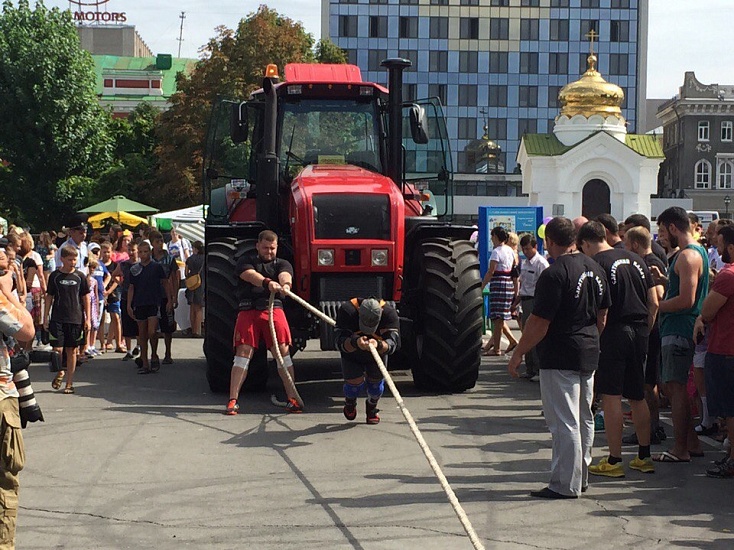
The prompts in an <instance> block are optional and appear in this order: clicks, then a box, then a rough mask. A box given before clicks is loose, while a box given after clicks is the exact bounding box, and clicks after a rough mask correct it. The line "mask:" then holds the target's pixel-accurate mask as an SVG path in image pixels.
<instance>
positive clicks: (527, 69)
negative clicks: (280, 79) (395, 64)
mask: <svg viewBox="0 0 734 550" xmlns="http://www.w3.org/2000/svg"><path fill="white" fill-rule="evenodd" d="M322 1H323V4H322V33H323V34H324V35H325V36H328V37H329V38H331V40H332V41H333V42H334V43H335V44H337V45H338V46H340V47H341V48H343V49H344V50H346V52H347V54H348V58H349V62H350V63H354V64H356V65H358V66H359V67H360V68H361V69H362V73H363V78H365V79H366V80H370V81H375V82H380V83H383V84H384V83H386V81H387V76H386V72H385V70H384V69H381V68H380V62H381V61H382V60H383V59H385V58H386V57H395V56H400V57H406V58H408V59H410V60H411V61H412V62H413V68H412V69H411V70H409V71H408V72H407V73H406V78H405V82H406V84H405V89H404V94H406V97H407V98H411V97H412V98H423V97H429V96H437V97H439V98H440V99H441V101H442V103H443V104H444V105H445V110H446V116H447V119H448V130H449V135H450V137H451V138H452V143H451V146H452V150H453V151H454V169H455V171H456V172H463V173H475V172H479V171H482V170H481V169H479V168H478V166H477V165H476V164H475V163H474V161H473V158H472V156H471V154H467V145H469V146H470V147H471V143H472V142H475V143H476V141H475V140H477V139H478V138H480V137H481V136H482V134H483V133H484V131H483V127H484V126H485V124H486V126H487V127H488V132H487V135H488V137H489V138H490V139H493V140H495V141H496V142H498V143H499V145H501V147H502V151H503V153H502V162H501V164H500V168H499V171H501V172H513V170H514V169H515V157H516V155H517V150H518V147H519V143H520V137H521V136H522V135H523V133H525V132H527V133H545V132H552V130H553V121H554V119H555V117H556V115H557V114H558V112H559V105H558V101H557V96H558V91H559V90H560V89H561V88H562V87H563V86H564V85H566V84H567V83H569V82H572V81H574V80H577V79H578V78H579V75H580V74H581V73H583V72H584V70H585V69H586V57H587V55H588V53H589V41H588V38H587V37H586V35H587V34H588V33H589V31H590V30H591V29H595V30H596V31H597V32H598V33H599V38H598V44H595V46H594V49H595V50H596V51H597V55H598V57H599V66H598V68H599V70H600V72H601V73H602V75H603V76H604V77H605V78H606V79H607V80H608V81H610V82H614V83H615V84H617V85H619V86H621V87H622V88H623V89H624V92H625V102H624V104H623V114H624V116H625V118H626V119H627V122H628V125H629V126H628V130H629V131H630V132H635V131H636V130H637V121H638V120H641V121H644V115H645V113H644V104H645V95H646V94H645V91H646V90H645V87H646V86H645V78H646V76H645V74H646V70H647V67H646V56H647V0H322Z"/></svg>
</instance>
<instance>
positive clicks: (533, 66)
mask: <svg viewBox="0 0 734 550" xmlns="http://www.w3.org/2000/svg"><path fill="white" fill-rule="evenodd" d="M520 72H521V73H522V74H538V54H537V52H520Z"/></svg>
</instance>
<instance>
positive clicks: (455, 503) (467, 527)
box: [270, 290, 484, 550]
mask: <svg viewBox="0 0 734 550" xmlns="http://www.w3.org/2000/svg"><path fill="white" fill-rule="evenodd" d="M285 294H286V296H288V297H289V298H292V299H293V300H295V301H296V302H298V303H299V304H301V305H302V306H303V307H305V308H306V309H307V310H309V311H310V312H311V313H313V314H314V315H316V316H317V317H319V318H320V319H322V320H323V321H325V322H326V323H328V324H330V325H331V326H335V325H336V321H335V320H334V319H332V318H331V317H329V316H328V315H326V314H325V313H323V312H321V311H319V310H318V309H316V308H315V307H313V306H312V305H311V304H309V303H308V302H307V301H305V300H304V299H302V298H301V297H300V296H298V295H296V294H294V293H292V292H290V291H289V290H286V291H285ZM270 299H271V302H272V300H273V295H272V294H271V296H270ZM271 319H272V317H271ZM274 330H275V327H274V326H272V321H271V331H274ZM370 353H371V354H372V358H373V359H374V360H375V363H377V366H378V367H379V368H380V372H381V373H382V377H383V378H384V379H385V381H386V382H387V385H388V387H389V388H390V391H391V392H392V396H393V397H394V398H395V401H397V403H398V407H400V412H402V413H403V417H404V418H405V420H406V421H407V422H408V426H410V431H411V432H413V435H414V436H415V438H416V440H417V441H418V445H419V446H420V448H421V450H422V451H423V454H424V455H425V457H426V460H428V464H429V466H430V467H431V469H432V470H433V473H434V474H436V477H437V478H438V481H439V483H440V484H441V488H442V489H443V490H444V493H446V496H447V497H448V499H449V503H451V506H452V507H453V509H454V512H455V513H456V516H457V517H458V518H459V521H460V522H461V525H462V526H463V527H464V531H466V534H467V535H468V536H469V540H471V543H472V544H473V545H474V548H475V549H476V550H484V545H483V544H482V541H480V540H479V536H478V535H477V533H476V531H474V527H472V524H471V521H469V518H468V516H467V515H466V512H465V511H464V508H463V507H462V506H461V503H460V502H459V499H458V498H457V497H456V493H454V491H453V489H452V488H451V485H449V482H448V480H447V479H446V476H445V475H444V473H443V471H442V470H441V467H440V466H439V465H438V462H436V458H435V457H434V456H433V453H432V452H431V449H430V448H429V447H428V443H426V440H425V439H424V438H423V434H421V431H420V430H419V429H418V426H417V425H416V423H415V420H413V416H412V415H411V414H410V411H409V410H408V407H406V406H405V402H404V401H403V398H402V396H401V395H400V392H399V391H398V388H397V387H396V386H395V382H393V379H392V376H390V373H389V372H388V370H387V368H386V367H385V364H384V363H383V362H382V359H380V355H379V354H378V353H377V350H376V349H375V346H373V345H372V344H370Z"/></svg>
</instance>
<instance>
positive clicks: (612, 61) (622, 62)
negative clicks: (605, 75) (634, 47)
mask: <svg viewBox="0 0 734 550" xmlns="http://www.w3.org/2000/svg"><path fill="white" fill-rule="evenodd" d="M628 73H629V55H628V54H626V53H613V54H611V55H610V56H609V74H613V75H625V74H628Z"/></svg>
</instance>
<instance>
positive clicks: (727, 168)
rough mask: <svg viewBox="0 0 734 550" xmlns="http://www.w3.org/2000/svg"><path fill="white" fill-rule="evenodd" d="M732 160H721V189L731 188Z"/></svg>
mask: <svg viewBox="0 0 734 550" xmlns="http://www.w3.org/2000/svg"><path fill="white" fill-rule="evenodd" d="M731 172H732V166H731V162H729V161H728V160H722V161H720V162H719V189H731Z"/></svg>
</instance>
